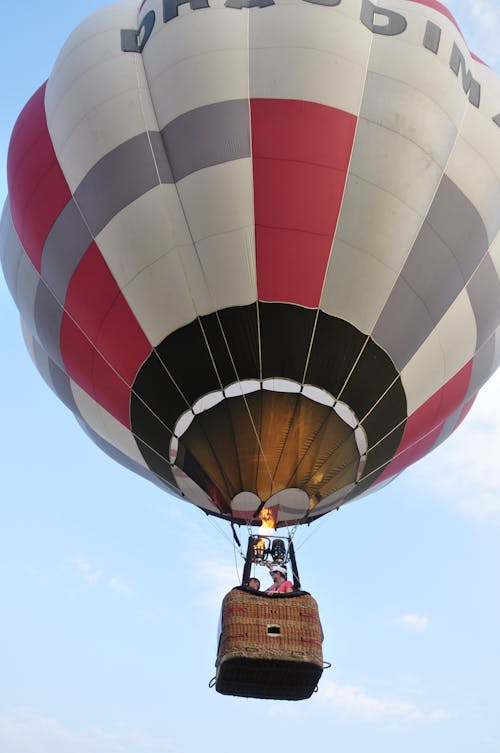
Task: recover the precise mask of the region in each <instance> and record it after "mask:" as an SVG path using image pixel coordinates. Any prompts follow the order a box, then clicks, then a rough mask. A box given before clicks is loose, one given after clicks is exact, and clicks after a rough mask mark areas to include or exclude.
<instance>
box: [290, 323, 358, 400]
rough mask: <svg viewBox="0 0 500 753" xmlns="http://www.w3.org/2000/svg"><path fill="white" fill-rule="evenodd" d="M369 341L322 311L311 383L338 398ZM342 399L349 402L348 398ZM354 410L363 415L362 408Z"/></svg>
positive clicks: (309, 372)
mask: <svg viewBox="0 0 500 753" xmlns="http://www.w3.org/2000/svg"><path fill="white" fill-rule="evenodd" d="M365 340H366V335H363V334H362V333H361V332H359V331H358V330H357V329H356V328H355V327H353V326H352V325H351V324H348V323H347V322H344V321H343V320H342V319H336V318H334V317H331V316H328V315H327V314H324V313H323V312H320V314H319V318H318V324H317V327H316V333H315V336H314V343H313V347H312V349H311V357H310V361H309V367H308V369H307V374H306V380H305V381H306V382H307V384H314V385H317V386H318V387H323V388H324V389H326V390H327V391H328V392H330V393H331V394H332V395H333V396H334V397H338V395H339V393H340V390H341V389H342V387H343V386H344V384H345V381H346V379H347V377H348V376H349V374H350V372H351V369H352V367H353V366H354V363H355V361H356V358H357V357H358V356H359V353H360V351H361V349H362V347H363V344H364V343H365ZM308 345H309V343H308ZM342 399H343V400H345V402H347V403H348V402H349V401H348V400H347V398H344V396H342ZM351 407H352V409H353V410H354V411H355V412H356V413H357V415H359V412H358V411H359V408H358V407H357V406H355V405H351Z"/></svg>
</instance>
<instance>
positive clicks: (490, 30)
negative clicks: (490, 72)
mask: <svg viewBox="0 0 500 753" xmlns="http://www.w3.org/2000/svg"><path fill="white" fill-rule="evenodd" d="M448 5H449V8H450V10H451V11H452V13H453V14H454V15H455V18H456V20H457V23H458V25H459V26H460V28H461V30H462V32H463V34H464V37H465V40H466V42H467V45H468V46H469V49H471V50H472V52H475V53H476V54H477V55H478V56H479V57H480V58H482V59H483V60H484V61H485V62H486V63H488V65H491V66H492V67H493V66H495V65H498V64H500V51H499V46H498V37H499V34H500V13H499V9H498V0H448Z"/></svg>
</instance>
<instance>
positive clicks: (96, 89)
mask: <svg viewBox="0 0 500 753" xmlns="http://www.w3.org/2000/svg"><path fill="white" fill-rule="evenodd" d="M136 23H137V2H134V1H133V0H128V2H125V3H117V4H115V5H112V6H108V7H105V8H103V9H101V10H100V11H97V12H96V13H95V14H93V15H92V16H90V18H89V19H87V21H84V22H83V23H82V24H81V25H80V26H79V27H78V28H77V29H76V31H75V32H74V33H73V34H72V35H71V36H70V37H69V39H68V41H67V42H66V44H65V45H64V47H63V49H62V51H61V53H60V55H59V57H58V59H57V61H56V64H55V66H54V69H53V71H52V74H51V77H50V79H49V81H48V84H47V91H46V98H45V105H46V111H47V123H48V128H49V132H50V135H51V138H52V141H53V143H54V147H55V151H56V154H57V157H58V160H59V162H60V164H61V167H62V169H63V172H64V174H65V176H66V179H67V181H68V183H69V186H70V188H71V189H72V190H75V189H76V187H77V186H78V184H79V183H80V181H81V180H82V178H83V177H84V176H85V175H86V174H87V172H88V171H89V169H90V168H91V167H92V166H93V165H94V164H95V163H96V162H97V161H98V160H99V159H100V158H101V157H103V156H104V155H105V154H107V153H108V152H109V151H111V150H112V149H113V148H115V147H116V146H118V145H119V144H121V143H122V142H124V141H126V140H127V139H129V138H131V137H132V136H135V135H137V134H139V133H142V132H143V131H145V130H157V128H158V126H157V123H156V118H155V115H154V111H153V109H152V106H151V102H150V99H149V94H148V90H147V86H146V81H145V78H144V71H143V67H142V61H141V57H140V56H139V55H136V54H133V53H124V52H122V51H121V38H120V30H121V29H123V28H135V27H136Z"/></svg>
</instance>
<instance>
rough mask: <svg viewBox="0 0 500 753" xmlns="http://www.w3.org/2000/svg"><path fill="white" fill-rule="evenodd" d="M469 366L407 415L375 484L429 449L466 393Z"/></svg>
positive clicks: (469, 373)
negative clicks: (394, 450)
mask: <svg viewBox="0 0 500 753" xmlns="http://www.w3.org/2000/svg"><path fill="white" fill-rule="evenodd" d="M471 370H472V360H471V361H469V362H468V363H467V364H466V365H465V366H464V367H463V368H462V369H461V370H460V371H459V372H457V373H456V374H455V376H453V377H452V378H451V379H450V380H449V381H448V382H446V384H445V385H444V386H443V387H441V389H440V390H438V391H437V392H435V393H434V395H432V396H431V397H430V398H429V399H428V400H427V401H426V402H425V403H424V404H423V405H421V406H420V408H417V410H416V411H415V412H414V413H412V415H411V416H409V418H408V420H407V422H406V427H405V431H404V434H403V436H402V438H401V442H400V445H399V447H398V449H397V452H396V454H395V456H394V460H392V462H391V463H389V465H388V466H387V467H386V469H385V471H384V472H383V473H382V475H381V476H379V477H378V478H377V480H376V481H375V482H374V484H380V483H381V482H382V481H385V480H386V479H388V478H390V477H391V476H394V475H395V474H396V473H400V472H401V471H402V470H403V469H404V468H407V467H408V466H409V465H411V464H412V463H415V462H416V461H417V460H419V459H420V458H421V457H423V456H424V455H426V454H427V453H428V452H430V450H432V448H433V446H434V443H435V442H436V440H437V439H438V437H439V434H440V433H441V430H442V428H443V425H444V422H445V421H446V419H447V418H448V416H450V415H451V414H452V413H454V412H455V411H456V410H458V408H459V407H460V405H461V403H462V401H463V399H464V397H465V395H466V392H467V388H468V386H469V381H470V375H471ZM467 405H468V403H467ZM457 426H458V424H457ZM455 428H456V427H455Z"/></svg>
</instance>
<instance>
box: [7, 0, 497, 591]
mask: <svg viewBox="0 0 500 753" xmlns="http://www.w3.org/2000/svg"><path fill="white" fill-rule="evenodd" d="M499 110H500V81H499V78H498V76H496V75H495V73H494V72H493V71H492V70H490V69H489V68H488V67H487V66H486V65H485V64H484V63H483V62H481V61H480V60H479V59H478V58H477V57H475V56H474V55H472V54H471V53H470V51H469V50H468V49H467V46H466V43H465V41H464V39H463V37H462V35H461V33H460V30H459V29H458V26H457V24H456V22H455V20H454V18H453V16H452V15H451V13H450V12H449V10H448V9H447V8H446V7H445V5H443V3H441V2H439V1H438V0H407V1H405V2H402V0H381V1H380V3H379V4H375V3H373V2H370V0H286V1H284V0H283V1H282V0H225V1H224V0H192V1H191V2H189V1H188V0H142V2H139V0H123V2H117V3H114V4H112V5H109V6H105V7H103V8H101V9H100V10H98V11H97V12H96V13H94V14H93V15H91V16H90V17H89V18H88V19H87V20H86V21H84V22H83V23H82V24H81V25H80V26H79V27H78V28H77V29H76V30H75V31H74V32H73V33H72V34H71V36H70V37H69V39H68V40H67V42H66V44H65V45H64V47H63V49H62V50H61V53H60V55H59V57H58V58H57V60H56V63H55V65H54V68H53V70H52V72H51V74H50V76H49V79H48V80H47V82H46V83H45V84H43V85H42V86H41V87H40V89H39V90H38V91H37V92H35V94H34V95H33V97H32V98H31V99H30V100H29V102H28V103H27V105H26V106H25V108H24V110H23V111H22V112H21V114H20V116H19V118H18V121H17V123H16V125H15V127H14V130H13V133H12V137H11V142H10V147H9V155H8V165H7V168H8V170H7V172H8V189H9V195H8V199H7V201H6V203H5V206H4V210H3V214H2V219H1V224H0V253H1V260H2V267H3V271H4V275H5V278H6V281H7V284H8V286H9V288H10V291H11V293H12V296H13V298H14V300H15V302H16V304H17V306H18V308H19V311H20V315H21V320H22V329H23V334H24V338H25V341H26V345H27V347H28V350H29V353H30V355H31V358H32V360H33V362H34V364H35V366H36V367H37V369H38V370H39V372H40V374H41V375H42V377H43V378H44V380H45V381H46V382H47V384H48V385H49V386H50V387H51V389H52V390H53V391H54V392H55V393H56V395H57V396H58V397H59V398H60V399H61V400H62V401H63V403H65V405H66V406H67V407H68V408H69V409H70V410H71V411H72V412H73V413H74V415H75V417H76V420H77V421H78V423H79V425H80V426H81V428H82V429H83V431H85V432H86V434H87V435H88V436H89V437H90V438H91V439H92V440H93V441H94V442H95V443H96V444H97V445H98V446H99V447H100V448H101V449H102V450H103V451H104V452H106V453H107V454H108V455H110V456H111V457H112V458H114V459H115V460H116V461H118V462H119V463H121V464H122V465H124V466H126V467H127V468H129V469H131V470H132V471H135V472H136V473H138V474H139V475H141V476H143V477H144V478H146V479H148V480H149V481H151V482H153V483H154V484H156V485H157V486H159V487H160V488H161V489H163V490H165V491H166V492H168V493H169V494H170V495H172V496H174V497H176V498H178V499H179V500H185V501H187V502H191V503H193V504H195V505H197V506H198V507H199V508H200V509H201V510H203V511H204V512H206V513H207V514H209V515H214V516H217V517H219V518H222V519H224V520H226V521H228V522H229V523H230V524H231V525H233V527H234V525H248V526H256V525H260V523H261V521H262V520H263V519H264V517H265V516H267V518H268V519H270V520H271V522H272V525H273V527H274V528H275V529H276V528H280V527H283V526H284V527H286V526H295V525H300V524H309V523H311V522H313V521H315V520H317V519H318V518H320V517H321V516H323V515H325V514H327V513H328V512H330V511H333V510H336V509H338V508H339V507H340V506H341V505H344V504H345V503H347V502H349V501H352V500H354V499H356V498H359V497H360V496H363V495H367V494H369V493H371V492H374V491H377V490H378V489H381V488H382V487H383V486H384V485H385V484H387V483H388V482H389V481H391V480H392V479H394V478H395V477H396V476H397V475H398V474H399V473H401V472H402V471H403V470H404V469H405V468H407V467H408V466H410V465H411V464H412V463H414V462H416V461H417V460H419V459H420V458H422V457H423V456H424V455H426V454H427V453H428V452H430V451H432V450H433V449H435V448H436V447H437V446H438V445H439V444H440V443H441V442H443V441H444V440H446V439H447V438H448V437H449V436H450V434H451V433H452V432H453V431H454V430H455V429H456V428H457V427H458V426H459V425H460V424H461V422H462V420H463V419H464V417H465V416H466V415H467V412H468V411H469V409H470V407H471V405H472V403H473V401H474V399H475V397H476V395H477V393H478V391H479V389H480V388H481V386H482V385H483V384H484V383H485V382H486V380H487V379H488V378H489V377H490V376H491V374H492V373H493V372H494V371H495V369H496V368H497V366H498V363H499V360H500V359H499V354H500V348H499V347H498V332H499V325H500V280H499V273H500V148H499V146H500V114H499ZM242 593H243V594H244V598H247V594H246V592H242ZM242 598H243V597H242ZM248 598H252V596H251V595H250V596H249V597H248ZM262 598H263V599H264V600H265V597H262ZM288 602H290V603H292V602H294V600H293V599H288V600H287V599H284V598H283V599H281V600H280V603H283V604H285V603H288Z"/></svg>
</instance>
